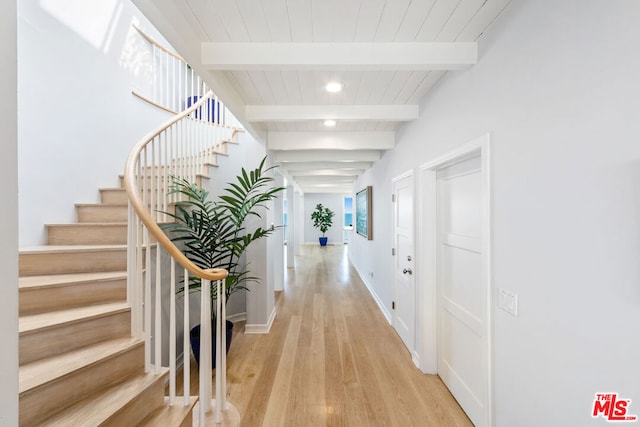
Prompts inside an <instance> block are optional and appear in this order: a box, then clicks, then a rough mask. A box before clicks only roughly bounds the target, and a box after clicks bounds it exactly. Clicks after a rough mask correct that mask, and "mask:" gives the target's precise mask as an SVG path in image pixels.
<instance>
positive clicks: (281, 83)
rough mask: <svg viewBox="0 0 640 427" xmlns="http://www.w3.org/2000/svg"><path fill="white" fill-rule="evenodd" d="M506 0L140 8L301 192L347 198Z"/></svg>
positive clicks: (288, 0) (291, 1)
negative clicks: (329, 123)
mask: <svg viewBox="0 0 640 427" xmlns="http://www.w3.org/2000/svg"><path fill="white" fill-rule="evenodd" d="M509 2H510V0H182V1H175V0H134V3H135V4H136V5H137V6H138V7H139V8H140V10H141V11H142V12H143V13H144V14H145V15H146V16H147V17H148V18H149V19H150V20H151V22H152V23H153V24H154V25H155V26H156V27H157V28H158V29H159V30H160V32H161V33H162V34H163V35H164V36H165V38H166V39H167V40H169V42H170V43H171V44H172V45H173V46H174V48H175V49H176V50H178V52H179V53H180V54H181V55H183V56H184V57H185V58H186V59H187V60H188V61H189V63H191V64H192V65H193V67H194V68H195V69H196V70H197V71H198V72H199V73H200V74H201V75H203V76H204V77H205V79H206V80H207V82H208V83H209V85H210V86H211V87H212V88H213V89H214V91H215V92H216V94H217V95H218V96H219V97H220V98H221V99H222V100H223V101H224V102H225V103H226V104H227V106H228V107H229V108H230V109H231V111H232V112H233V113H234V115H235V116H236V117H237V118H238V119H239V120H240V121H241V122H242V123H243V124H244V125H245V127H246V128H247V130H248V131H249V132H251V133H252V134H253V135H254V137H256V138H258V139H260V140H263V141H265V142H266V144H267V148H268V149H270V150H273V154H274V159H275V160H276V161H277V162H279V163H280V164H281V168H282V170H283V171H284V172H286V175H287V177H288V178H289V179H290V180H293V181H294V182H295V183H296V185H297V186H298V188H299V189H300V190H301V191H303V192H343V193H351V192H352V182H353V180H354V179H355V178H356V177H357V175H358V174H359V173H362V171H363V170H365V169H367V168H368V167H370V166H371V164H372V163H373V162H374V161H375V160H377V159H379V158H380V157H381V155H382V154H383V151H384V150H387V149H390V148H393V145H394V130H395V129H396V128H397V127H398V126H400V125H402V124H403V123H406V122H407V121H410V120H415V118H417V115H418V113H419V112H418V104H419V102H420V100H421V99H422V98H423V97H424V96H426V95H427V94H428V92H429V89H431V88H432V87H433V86H434V85H435V84H436V83H437V82H438V80H439V79H440V78H441V77H442V76H443V75H444V73H446V72H447V71H452V72H455V70H459V69H464V68H466V67H470V66H473V64H475V63H476V62H477V60H479V59H478V58H477V40H478V38H479V37H480V36H481V35H482V33H483V32H484V31H485V30H486V29H487V28H488V27H489V25H491V23H492V22H493V21H494V20H495V19H496V18H497V17H498V16H499V15H500V14H501V12H502V11H503V10H504V9H505V7H507V5H508V4H509ZM480 59H481V58H480ZM331 81H337V82H340V83H342V84H343V85H344V87H343V90H342V91H340V92H338V93H329V92H327V91H326V90H325V85H326V84H327V83H328V82H331ZM325 119H334V120H335V121H336V125H335V126H334V127H331V128H329V127H326V126H325V125H324V120H325ZM354 165H355V167H354Z"/></svg>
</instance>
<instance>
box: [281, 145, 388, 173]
mask: <svg viewBox="0 0 640 427" xmlns="http://www.w3.org/2000/svg"><path fill="white" fill-rule="evenodd" d="M377 160H380V152H379V151H376V150H290V151H276V152H275V161H276V162H318V161H320V162H327V161H328V162H375V161H377ZM285 166H286V165H285ZM358 169H361V168H358Z"/></svg>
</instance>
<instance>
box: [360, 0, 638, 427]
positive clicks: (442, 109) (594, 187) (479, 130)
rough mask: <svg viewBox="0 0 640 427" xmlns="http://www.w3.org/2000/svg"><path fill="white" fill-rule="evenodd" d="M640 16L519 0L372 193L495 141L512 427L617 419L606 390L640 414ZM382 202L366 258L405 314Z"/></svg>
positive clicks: (506, 405) (499, 327) (498, 322)
mask: <svg viewBox="0 0 640 427" xmlns="http://www.w3.org/2000/svg"><path fill="white" fill-rule="evenodd" d="M638 22H640V3H638V2H636V1H633V0H613V1H607V2H603V1H595V0H589V1H583V0H566V1H562V2H557V1H553V0H523V1H519V2H512V4H511V6H510V7H509V9H508V10H507V11H506V12H505V13H503V15H502V16H501V17H500V18H499V19H498V21H497V22H496V23H494V25H493V27H492V28H491V29H490V30H489V31H488V32H487V34H486V36H484V37H483V38H482V39H481V40H480V48H481V49H480V60H479V63H478V64H477V65H476V66H474V67H472V68H471V69H469V70H466V71H461V72H455V73H449V74H447V75H446V76H445V77H444V78H443V79H442V80H441V81H440V82H439V83H438V85H437V86H436V87H435V88H434V90H433V91H432V92H431V93H430V95H429V97H428V98H427V99H426V101H425V102H423V103H422V105H421V106H420V107H421V108H420V111H421V115H420V119H419V120H417V121H416V122H414V123H411V124H409V125H407V126H406V127H404V128H403V129H402V130H401V131H399V132H398V135H397V148H396V149H394V150H393V151H391V152H388V153H387V154H386V155H385V156H384V158H383V159H382V160H381V161H379V162H377V163H376V164H375V166H374V167H373V168H372V169H371V170H370V171H368V172H367V173H366V174H365V175H364V176H363V177H362V178H361V179H360V180H359V182H358V183H357V187H362V186H364V185H373V187H374V200H375V201H377V200H383V199H384V200H389V196H390V189H391V179H392V177H394V176H397V175H399V174H401V173H402V172H404V171H406V170H408V169H414V170H416V173H417V168H418V167H419V166H420V165H421V164H423V163H425V162H427V161H429V160H432V159H434V158H436V157H437V156H439V155H441V154H443V153H445V152H447V151H450V150H452V149H454V148H456V147H458V146H460V145H462V144H464V143H466V142H468V141H470V140H472V139H474V138H476V137H478V136H481V135H483V134H485V133H486V132H490V134H491V145H492V146H491V150H492V158H491V162H492V172H493V177H492V178H493V195H492V196H493V205H492V209H493V235H492V238H493V254H492V255H493V283H492V288H493V298H494V310H493V313H492V315H493V317H494V324H493V331H494V339H493V368H494V393H495V394H494V406H495V412H494V421H495V425H496V426H534V425H545V426H567V425H605V424H606V423H605V422H604V420H602V419H598V420H593V419H592V418H591V409H592V405H593V399H594V394H595V393H597V392H603V391H610V392H617V393H619V394H620V397H621V398H627V399H632V404H631V405H630V413H631V414H634V415H637V414H640V367H639V366H640V365H638V360H640V341H639V340H638V336H640V268H638V266H639V265H640V263H639V261H638V260H639V259H640V143H639V142H638V135H639V134H640V101H639V100H640V81H639V80H638V70H639V69H640V56H639V55H637V54H636V53H637V52H639V51H640V26H638ZM418 191H419V190H418ZM376 206H377V207H376V210H375V212H374V233H375V240H374V241H372V242H366V241H362V240H361V239H354V243H353V244H352V245H351V247H350V250H351V252H352V253H351V258H352V260H353V262H354V264H355V265H356V266H357V268H358V269H359V270H360V271H361V272H368V271H373V272H374V276H373V278H370V279H368V281H369V282H370V284H371V285H372V287H373V289H374V292H375V293H376V294H377V296H378V297H379V298H380V299H381V300H382V301H383V303H384V305H385V306H386V307H389V306H390V299H391V295H392V287H391V283H392V278H391V276H390V272H391V269H392V260H391V256H390V255H389V248H390V247H391V246H392V236H391V221H390V218H391V204H390V203H389V204H384V205H380V204H377V205H376ZM416 268H419V265H416ZM379 273H382V274H379ZM498 288H505V289H508V290H511V291H513V292H515V293H517V294H518V296H519V315H518V317H517V318H515V317H512V316H510V315H508V314H506V313H505V312H503V311H501V310H497V309H496V308H495V301H496V292H497V289H498Z"/></svg>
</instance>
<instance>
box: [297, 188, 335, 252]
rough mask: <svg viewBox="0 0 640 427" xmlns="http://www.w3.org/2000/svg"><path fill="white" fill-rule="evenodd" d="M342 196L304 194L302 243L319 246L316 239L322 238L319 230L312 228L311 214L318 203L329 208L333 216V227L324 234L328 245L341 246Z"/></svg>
mask: <svg viewBox="0 0 640 427" xmlns="http://www.w3.org/2000/svg"><path fill="white" fill-rule="evenodd" d="M343 199H344V195H343V194H333V193H305V195H304V242H305V243H306V244H319V243H318V238H319V237H322V232H321V231H320V229H319V228H315V227H314V226H313V220H312V219H311V214H312V213H313V211H314V210H315V209H316V205H317V204H318V203H322V206H324V207H325V208H329V209H331V210H332V211H333V213H334V214H335V215H334V216H333V225H332V226H331V227H330V228H329V229H328V230H327V233H326V234H325V236H326V237H328V238H329V240H328V243H329V244H330V245H335V244H343V242H344V238H343V236H344V234H343V222H344V216H343V215H344V214H343V212H344V201H343Z"/></svg>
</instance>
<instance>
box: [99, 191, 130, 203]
mask: <svg viewBox="0 0 640 427" xmlns="http://www.w3.org/2000/svg"><path fill="white" fill-rule="evenodd" d="M100 201H101V202H102V203H103V204H105V205H126V204H127V203H128V202H129V197H128V196H127V192H126V191H125V190H123V189H121V188H115V189H106V190H105V189H103V190H100Z"/></svg>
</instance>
